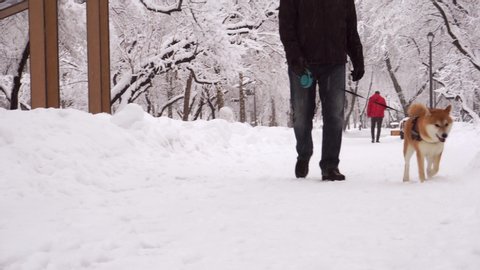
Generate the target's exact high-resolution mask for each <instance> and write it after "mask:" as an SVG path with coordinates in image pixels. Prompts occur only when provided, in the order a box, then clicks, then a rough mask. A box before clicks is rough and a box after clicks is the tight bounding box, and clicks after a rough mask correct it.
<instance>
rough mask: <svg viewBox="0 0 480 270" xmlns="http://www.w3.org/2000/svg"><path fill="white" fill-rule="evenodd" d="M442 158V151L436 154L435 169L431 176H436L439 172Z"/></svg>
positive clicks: (434, 159)
mask: <svg viewBox="0 0 480 270" xmlns="http://www.w3.org/2000/svg"><path fill="white" fill-rule="evenodd" d="M441 159H442V153H440V154H438V155H435V156H434V157H433V169H432V175H431V176H434V175H436V174H437V173H438V170H439V169H440V160H441ZM429 177H430V176H429Z"/></svg>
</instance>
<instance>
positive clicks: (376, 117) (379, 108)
mask: <svg viewBox="0 0 480 270" xmlns="http://www.w3.org/2000/svg"><path fill="white" fill-rule="evenodd" d="M386 106H387V103H386V102H385V99H384V98H383V97H382V96H381V95H380V92H379V91H375V94H374V95H373V96H371V97H370V99H369V100H368V107H367V116H368V117H370V118H372V143H373V142H375V126H377V140H376V142H377V143H378V142H380V132H381V130H382V121H383V117H384V112H385V109H386V108H387V107H386Z"/></svg>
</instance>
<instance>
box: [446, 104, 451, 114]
mask: <svg viewBox="0 0 480 270" xmlns="http://www.w3.org/2000/svg"><path fill="white" fill-rule="evenodd" d="M445 111H446V112H447V113H450V112H451V111H452V105H448V106H447V107H446V108H445Z"/></svg>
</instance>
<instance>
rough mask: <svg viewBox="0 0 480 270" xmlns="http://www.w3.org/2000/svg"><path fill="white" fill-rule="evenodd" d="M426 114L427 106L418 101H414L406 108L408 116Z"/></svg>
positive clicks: (427, 112)
mask: <svg viewBox="0 0 480 270" xmlns="http://www.w3.org/2000/svg"><path fill="white" fill-rule="evenodd" d="M428 114H429V111H428V108H427V107H426V106H425V105H423V104H420V103H414V104H412V105H410V107H409V108H408V116H410V117H422V116H425V115H428Z"/></svg>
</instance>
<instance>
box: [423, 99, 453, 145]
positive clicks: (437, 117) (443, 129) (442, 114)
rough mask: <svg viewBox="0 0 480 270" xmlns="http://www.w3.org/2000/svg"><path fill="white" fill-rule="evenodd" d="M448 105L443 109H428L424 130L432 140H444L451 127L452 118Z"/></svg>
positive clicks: (450, 108)
mask: <svg viewBox="0 0 480 270" xmlns="http://www.w3.org/2000/svg"><path fill="white" fill-rule="evenodd" d="M451 110H452V107H451V106H450V105H448V106H447V108H445V109H443V110H442V109H430V110H429V111H430V113H429V114H428V115H427V117H426V118H425V120H426V131H427V134H428V136H429V137H430V138H431V139H432V140H433V141H438V142H445V140H446V139H447V137H448V134H449V133H450V130H451V129H452V124H453V119H452V117H450V111H451Z"/></svg>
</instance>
